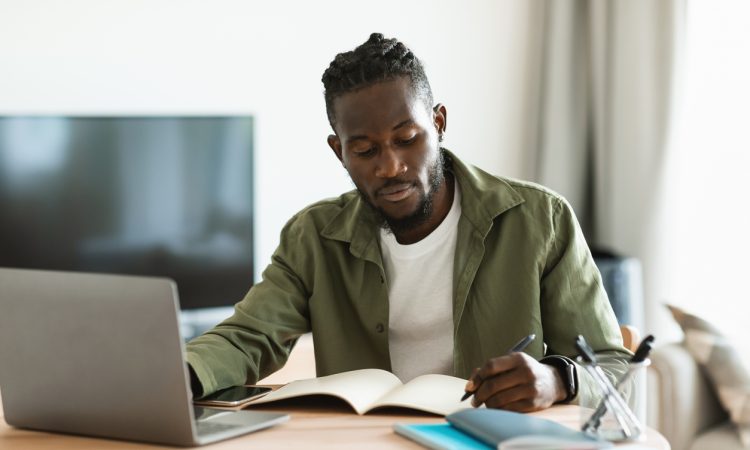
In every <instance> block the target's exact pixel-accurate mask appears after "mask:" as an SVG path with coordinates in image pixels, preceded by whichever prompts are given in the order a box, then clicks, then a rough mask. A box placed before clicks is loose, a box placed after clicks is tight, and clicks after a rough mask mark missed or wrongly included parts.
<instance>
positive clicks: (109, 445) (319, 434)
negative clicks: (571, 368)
mask: <svg viewBox="0 0 750 450" xmlns="http://www.w3.org/2000/svg"><path fill="white" fill-rule="evenodd" d="M290 402H292V401H290ZM290 402H280V403H279V404H278V405H263V407H262V408H261V407H257V408H253V409H255V410H259V411H260V410H264V411H280V412H288V413H289V414H290V415H291V419H290V420H289V421H288V422H287V423H284V424H282V425H279V426H276V427H273V428H269V429H267V430H263V431H258V432H255V433H251V434H248V435H245V436H241V437H238V438H235V439H231V440H228V441H223V442H219V443H217V444H213V445H209V446H205V447H201V448H205V449H211V450H213V449H217V450H218V449H221V450H230V449H237V450H239V449H242V450H247V449H248V448H259V449H297V448H326V449H328V448H333V449H336V448H346V449H349V448H352V447H353V446H354V445H356V447H357V448H358V449H359V448H363V449H368V448H373V449H375V448H377V449H391V448H392V449H420V448H422V447H420V446H419V445H417V444H416V443H414V442H412V441H410V440H407V439H405V438H403V437H401V436H399V435H397V434H395V433H394V432H393V429H392V426H393V424H394V423H396V422H407V423H437V422H442V421H443V419H442V418H441V417H436V416H433V415H425V414H420V413H416V412H411V411H405V410H385V411H376V412H375V413H370V414H366V415H364V416H358V415H357V414H355V413H353V412H352V410H351V409H349V408H348V407H347V406H346V405H344V404H343V403H339V402H337V401H335V400H331V399H326V398H306V399H295V400H294V401H293V403H290ZM580 414H581V408H579V407H578V406H571V405H566V406H556V407H554V408H550V409H548V410H545V411H540V412H537V413H533V415H534V416H538V417H544V418H547V419H552V420H555V421H557V422H559V423H562V424H564V425H567V426H570V427H572V428H576V427H577V426H578V423H579V415H580ZM640 444H641V445H644V446H647V447H650V448H654V449H660V450H669V448H670V446H669V443H668V442H667V440H666V439H664V437H663V436H662V435H661V434H659V433H658V432H656V431H654V430H652V429H648V431H647V432H646V439H645V441H643V442H640ZM135 448H153V449H156V448H173V447H160V446H155V445H147V444H139V443H131V442H122V441H111V440H105V439H95V438H87V437H79V436H68V435H62V434H54V433H43V432H36V431H26V430H19V429H16V428H12V427H10V426H8V424H6V423H5V420H3V412H2V407H0V449H2V450H5V449H13V450H30V449H34V450H39V449H50V450H52V449H54V450H60V449H82V450H88V449H91V450H94V449H96V450H100V449H101V450H109V449H123V450H124V449H135Z"/></svg>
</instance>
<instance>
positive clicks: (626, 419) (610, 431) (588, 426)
mask: <svg viewBox="0 0 750 450" xmlns="http://www.w3.org/2000/svg"><path fill="white" fill-rule="evenodd" d="M578 363H579V364H580V365H581V366H582V367H583V368H584V369H585V370H586V372H588V374H589V375H591V378H593V379H594V384H595V385H596V386H597V388H598V390H599V394H600V395H599V399H598V403H597V404H595V405H594V409H593V410H591V409H589V408H582V410H581V411H582V412H581V431H583V432H584V433H586V434H589V435H591V436H593V437H596V438H599V439H605V440H607V441H612V442H621V441H632V440H638V439H639V438H640V437H641V435H642V434H643V431H644V430H645V428H644V426H643V424H641V422H640V421H639V420H638V418H637V417H636V415H635V414H634V413H633V410H632V409H631V406H630V405H629V404H628V401H627V399H628V398H630V397H631V395H634V393H633V392H632V390H633V388H632V386H633V385H634V383H633V380H634V378H635V377H636V376H637V375H638V374H639V373H642V372H643V370H644V369H645V368H646V367H648V365H649V364H651V361H650V360H649V359H645V360H644V361H642V362H639V363H630V364H628V370H627V372H625V374H624V375H622V377H621V378H620V379H619V380H618V381H617V383H616V384H614V385H613V384H612V382H611V381H610V379H609V378H607V377H606V375H604V371H603V370H602V366H605V367H606V359H604V358H601V359H600V360H599V361H598V364H589V363H586V362H584V361H582V360H581V359H580V358H579V360H578Z"/></svg>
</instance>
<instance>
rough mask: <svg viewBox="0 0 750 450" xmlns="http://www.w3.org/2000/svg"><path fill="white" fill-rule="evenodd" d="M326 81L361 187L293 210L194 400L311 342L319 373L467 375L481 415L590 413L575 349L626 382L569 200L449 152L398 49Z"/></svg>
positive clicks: (220, 332)
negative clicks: (556, 410) (579, 343)
mask: <svg viewBox="0 0 750 450" xmlns="http://www.w3.org/2000/svg"><path fill="white" fill-rule="evenodd" d="M323 84H324V86H325V100H326V109H327V113H328V118H329V121H330V124H331V127H332V128H333V131H334V134H332V135H330V136H329V137H328V144H329V146H330V147H331V149H332V150H333V152H334V153H335V155H336V157H337V158H338V160H339V161H340V162H341V164H342V165H343V166H344V168H345V169H346V170H347V171H348V173H349V175H350V176H351V178H352V181H353V182H354V184H355V186H356V188H357V189H356V190H354V191H351V192H348V193H345V194H343V195H342V196H340V197H338V198H335V199H330V200H324V201H321V202H318V203H315V204H313V205H311V206H309V207H307V208H305V209H303V210H302V211H300V212H299V213H298V214H297V215H295V216H294V217H293V218H292V219H291V220H290V221H289V222H288V223H287V225H286V226H285V227H284V229H283V231H282V233H281V242H280V245H279V247H278V248H277V250H276V251H275V253H274V255H273V257H272V262H271V264H270V265H269V266H268V267H267V268H266V270H265V271H264V273H263V280H262V281H261V282H260V283H258V284H257V285H255V286H254V287H253V288H252V289H251V290H250V292H249V293H248V294H247V296H246V297H245V299H244V300H242V301H241V302H240V303H238V304H237V305H236V307H235V313H234V315H233V316H232V317H231V318H229V319H227V320H226V321H224V322H223V323H222V324H220V325H218V326H217V327H216V328H214V329H213V330H211V331H209V332H208V333H206V334H205V335H203V336H200V337H198V338H196V339H195V340H193V341H192V342H190V343H189V344H188V349H187V354H188V362H189V365H190V368H191V374H192V377H193V381H194V386H195V389H196V390H199V391H203V392H204V393H207V392H209V391H214V390H216V389H219V388H223V387H228V386H231V385H238V384H243V383H245V382H249V383H253V382H255V381H257V380H258V379H259V378H262V377H264V376H266V375H268V374H270V373H272V372H274V371H275V370H278V369H279V368H281V367H282V366H283V365H284V362H285V361H286V358H287V356H288V354H289V352H290V351H291V349H292V347H293V346H294V343H295V342H296V340H297V338H298V337H299V336H300V335H301V334H303V333H306V332H309V331H312V334H313V341H314V344H315V359H316V366H317V372H318V375H319V376H323V375H328V374H332V373H337V372H343V371H348V370H355V369H362V368H369V367H376V368H381V369H386V370H390V371H392V372H394V373H395V374H396V375H398V376H399V377H400V378H401V380H402V381H408V380H409V379H411V378H413V377H415V376H418V375H421V374H424V373H444V374H449V375H455V376H458V377H463V378H470V380H469V383H468V384H467V390H468V391H471V392H474V399H473V403H474V405H477V406H478V405H481V404H486V405H487V406H488V407H494V408H504V409H509V410H515V411H533V410H538V409H542V408H547V407H549V406H551V405H552V404H554V403H558V402H578V403H582V404H587V405H591V404H593V402H594V401H595V400H594V399H595V398H596V397H597V395H596V392H597V388H596V386H595V384H594V382H593V380H591V379H590V378H589V377H588V375H587V373H586V372H585V371H583V370H580V369H579V368H577V367H576V366H575V364H574V363H573V362H572V361H571V360H570V358H569V357H572V356H574V355H575V354H576V351H575V347H574V342H575V337H576V336H577V335H578V334H582V335H584V336H585V338H586V339H587V340H588V342H589V343H590V344H591V346H592V347H593V348H594V349H595V350H596V351H597V353H599V354H600V355H602V356H605V355H606V356H609V357H610V358H607V362H606V363H605V364H604V366H605V370H606V371H607V374H608V375H609V376H610V377H612V378H614V377H616V376H619V374H621V373H622V372H623V371H624V370H625V367H626V362H625V361H626V359H627V358H628V357H629V352H628V351H627V350H625V349H624V348H623V347H622V339H621V336H620V332H619V328H618V326H617V323H616V321H615V317H614V314H613V313H612V309H611V307H610V306H609V302H608V300H607V297H606V294H605V292H604V290H603V289H602V287H601V279H600V275H599V273H598V271H597V269H596V267H595V266H594V264H593V261H592V258H591V254H590V253H589V250H588V248H587V247H586V244H585V241H584V238H583V236H582V234H581V231H580V229H579V226H578V224H577V222H576V220H575V217H574V215H573V213H572V211H571V209H570V206H569V205H568V204H567V203H566V202H565V201H564V200H563V199H562V198H561V197H559V196H558V195H556V194H554V193H552V192H550V191H548V190H546V189H545V188H543V187H540V186H537V185H534V184H531V183H524V182H518V181H512V180H507V179H502V178H497V177H494V176H492V175H489V174H487V173H485V172H483V171H481V170H479V169H477V168H474V167H471V166H468V165H466V164H464V163H463V162H461V161H460V160H459V159H458V158H457V157H456V156H455V155H453V154H452V153H450V152H449V151H447V150H445V149H443V148H441V145H440V142H441V141H442V137H443V134H444V133H445V130H446V124H447V110H446V108H445V106H444V105H441V104H439V103H438V104H437V105H435V106H433V99H432V92H431V89H430V85H429V82H428V80H427V77H426V76H425V73H424V70H423V68H422V65H421V63H420V62H419V60H418V59H417V58H416V57H415V56H414V54H413V53H412V52H411V51H410V50H409V49H408V48H407V47H405V46H404V45H403V44H402V43H400V42H398V41H396V40H395V39H385V38H384V37H383V36H382V35H380V34H373V35H371V36H370V38H369V40H368V41H367V42H365V43H364V44H362V45H361V46H359V47H358V48H356V49H355V50H353V51H351V52H346V53H341V54H339V55H337V56H336V58H335V60H334V61H333V62H332V63H331V64H330V66H329V67H328V69H327V70H326V71H325V73H324V75H323ZM532 333H533V334H535V335H536V337H537V339H536V340H535V341H533V342H532V343H531V345H530V346H529V347H528V348H527V349H526V353H512V354H507V352H508V350H509V349H510V348H511V347H512V346H513V344H514V343H515V342H516V341H518V340H519V339H520V338H522V337H523V336H526V335H528V334H532ZM563 355H565V356H563Z"/></svg>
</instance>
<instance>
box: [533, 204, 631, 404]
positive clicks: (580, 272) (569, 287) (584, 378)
mask: <svg viewBox="0 0 750 450" xmlns="http://www.w3.org/2000/svg"><path fill="white" fill-rule="evenodd" d="M553 222H554V235H553V236H552V237H551V242H550V245H549V251H548V254H547V262H546V265H545V268H544V273H543V275H542V280H541V308H542V321H543V324H542V326H543V329H544V335H545V341H546V342H547V346H548V347H547V354H548V355H555V354H557V355H563V356H567V357H569V358H572V359H573V360H575V357H576V356H577V354H578V352H577V350H576V348H575V339H576V337H577V336H578V335H579V334H580V335H583V337H584V338H585V339H586V341H587V342H588V343H589V345H590V346H591V347H592V348H593V349H594V351H595V352H596V354H597V357H598V362H599V365H600V366H601V367H602V369H603V370H604V373H605V374H606V375H607V377H608V378H609V379H610V381H611V382H612V383H613V384H614V383H616V381H617V380H618V379H619V378H620V377H621V376H622V375H623V374H624V373H625V372H626V371H627V367H628V361H629V359H630V357H631V356H632V353H630V351H628V350H627V349H626V348H625V347H624V346H623V344H622V335H621V333H620V328H619V325H618V323H617V319H616V318H615V314H614V312H613V311H612V307H611V305H610V303H609V299H608V297H607V293H606V292H605V290H604V288H603V285H602V280H601V275H600V273H599V270H598V269H597V267H596V265H595V264H594V260H593V257H592V256H591V252H590V251H589V248H588V245H587V244H586V240H585V238H584V237H583V233H582V231H581V228H580V226H579V225H578V221H577V220H576V218H575V215H574V213H573V211H572V209H571V207H570V205H569V204H568V203H567V202H566V201H565V200H563V199H560V200H559V203H558V204H557V206H556V208H555V211H554V214H553ZM576 372H577V374H578V395H577V396H576V398H574V399H573V400H572V403H576V404H580V405H583V406H588V407H596V405H597V404H598V402H599V400H600V399H601V393H600V389H599V387H598V385H597V384H596V382H595V380H594V379H593V378H591V376H590V375H589V374H588V372H586V370H585V369H584V368H582V367H580V366H579V367H578V368H577V370H576ZM630 390H631V389H630V386H628V387H626V388H625V389H624V391H625V396H626V397H629V395H630ZM626 400H627V398H626Z"/></svg>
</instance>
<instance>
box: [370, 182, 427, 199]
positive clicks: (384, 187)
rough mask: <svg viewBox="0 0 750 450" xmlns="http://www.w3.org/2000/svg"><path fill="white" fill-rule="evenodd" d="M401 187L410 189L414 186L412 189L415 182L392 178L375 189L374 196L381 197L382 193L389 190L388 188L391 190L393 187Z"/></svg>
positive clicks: (415, 184)
mask: <svg viewBox="0 0 750 450" xmlns="http://www.w3.org/2000/svg"><path fill="white" fill-rule="evenodd" d="M401 186H406V187H412V186H414V187H416V186H417V182H416V181H413V180H406V179H402V178H392V179H390V180H388V181H386V182H385V183H383V185H382V186H380V187H379V188H378V189H376V190H375V195H376V196H377V195H383V191H385V190H387V189H390V188H393V187H401Z"/></svg>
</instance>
